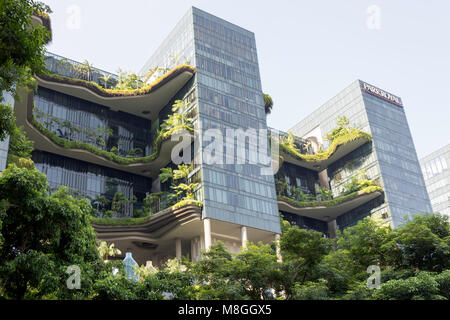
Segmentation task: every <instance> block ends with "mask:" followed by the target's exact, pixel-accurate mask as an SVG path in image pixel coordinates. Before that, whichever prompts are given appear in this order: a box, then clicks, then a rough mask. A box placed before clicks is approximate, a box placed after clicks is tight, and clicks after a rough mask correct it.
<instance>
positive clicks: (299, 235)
mask: <svg viewBox="0 0 450 320" xmlns="http://www.w3.org/2000/svg"><path fill="white" fill-rule="evenodd" d="M282 232H283V233H282V235H281V237H280V248H281V255H282V257H283V264H282V266H281V268H282V272H283V274H284V275H285V276H284V277H283V279H282V287H283V290H284V291H285V293H286V296H287V297H288V298H290V297H292V296H294V295H295V293H294V292H293V288H294V286H295V284H296V283H297V284H299V285H303V284H305V283H306V282H307V281H314V280H316V279H315V278H314V276H315V274H316V273H317V269H318V265H319V263H320V262H321V261H322V259H323V258H324V257H325V256H326V255H327V254H328V253H329V252H330V251H331V249H332V242H331V240H330V239H328V238H324V237H323V234H322V233H320V232H316V231H311V230H305V229H300V228H298V227H297V226H291V225H290V224H289V222H287V221H282Z"/></svg>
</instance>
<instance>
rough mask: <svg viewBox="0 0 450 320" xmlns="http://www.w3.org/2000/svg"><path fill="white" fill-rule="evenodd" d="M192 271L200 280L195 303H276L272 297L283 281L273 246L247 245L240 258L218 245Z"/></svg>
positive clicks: (190, 267) (213, 246)
mask: <svg viewBox="0 0 450 320" xmlns="http://www.w3.org/2000/svg"><path fill="white" fill-rule="evenodd" d="M189 271H190V272H191V273H192V274H193V275H194V277H195V278H196V279H197V286H195V288H194V289H195V292H194V298H195V299H202V300H203V299H227V300H230V299H231V300H234V299H254V300H256V299H261V298H262V299H273V297H272V295H271V294H270V293H269V289H270V288H274V287H275V286H276V283H277V279H279V278H280V269H279V265H278V263H277V261H276V255H275V252H274V250H273V248H272V247H271V246H270V245H264V244H262V243H259V244H251V243H249V244H248V247H247V249H245V250H243V251H241V252H240V253H239V254H237V255H234V256H233V255H232V254H230V253H229V252H227V250H226V248H225V246H224V245H223V243H221V242H220V241H218V242H217V243H216V244H215V245H212V246H211V248H210V250H209V251H208V252H204V253H203V259H201V260H199V261H198V262H195V263H192V264H191V265H190V266H189Z"/></svg>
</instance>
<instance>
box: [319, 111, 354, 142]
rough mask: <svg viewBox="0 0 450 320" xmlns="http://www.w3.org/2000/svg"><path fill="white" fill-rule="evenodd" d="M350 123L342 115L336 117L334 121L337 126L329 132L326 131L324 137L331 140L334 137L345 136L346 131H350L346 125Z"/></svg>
mask: <svg viewBox="0 0 450 320" xmlns="http://www.w3.org/2000/svg"><path fill="white" fill-rule="evenodd" d="M349 124H350V121H349V120H348V119H347V118H346V117H344V116H340V117H338V120H337V122H336V125H337V127H336V128H335V129H333V130H332V131H331V132H330V133H328V134H327V135H326V137H325V139H327V140H329V141H330V142H333V141H334V140H335V139H336V138H338V137H341V136H345V135H347V134H348V133H350V130H351V129H350V128H349V127H348V126H349Z"/></svg>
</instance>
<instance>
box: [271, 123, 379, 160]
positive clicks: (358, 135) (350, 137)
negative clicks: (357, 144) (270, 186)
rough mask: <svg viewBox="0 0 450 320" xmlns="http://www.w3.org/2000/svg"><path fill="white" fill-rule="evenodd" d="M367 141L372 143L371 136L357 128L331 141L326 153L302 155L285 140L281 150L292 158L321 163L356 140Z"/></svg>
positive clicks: (281, 142)
mask: <svg viewBox="0 0 450 320" xmlns="http://www.w3.org/2000/svg"><path fill="white" fill-rule="evenodd" d="M360 139H361V140H365V141H367V142H369V141H372V137H371V135H370V134H368V133H366V132H363V131H360V130H358V129H355V128H351V129H348V132H346V133H345V134H342V135H339V136H337V137H336V138H335V139H333V140H331V144H330V147H329V148H328V149H327V150H326V151H321V152H318V153H316V154H302V153H300V151H299V150H298V149H297V148H296V147H295V146H293V145H290V144H287V143H286V142H285V141H284V140H282V139H281V140H280V148H281V150H282V151H283V152H286V153H287V154H289V155H290V156H292V157H294V158H296V159H299V160H302V161H307V162H319V161H324V160H327V159H329V158H330V157H331V156H332V155H333V154H334V153H335V152H336V150H337V148H338V147H339V146H342V145H345V144H347V143H349V142H352V141H355V140H360Z"/></svg>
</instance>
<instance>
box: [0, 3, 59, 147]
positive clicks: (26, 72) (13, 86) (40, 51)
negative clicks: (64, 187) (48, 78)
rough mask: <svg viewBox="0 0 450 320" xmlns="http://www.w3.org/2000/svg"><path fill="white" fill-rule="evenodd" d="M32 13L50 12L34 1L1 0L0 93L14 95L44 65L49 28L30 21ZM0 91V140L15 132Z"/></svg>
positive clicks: (12, 118)
mask: <svg viewBox="0 0 450 320" xmlns="http://www.w3.org/2000/svg"><path fill="white" fill-rule="evenodd" d="M34 12H51V10H50V8H49V7H48V6H46V5H44V4H43V3H41V2H37V1H33V0H22V1H19V0H3V1H1V2H0V93H3V92H7V93H10V94H12V96H14V97H17V94H16V90H17V88H19V87H22V86H27V85H29V84H31V82H32V77H33V75H34V74H35V73H37V72H39V71H41V70H42V69H43V67H44V44H45V42H46V40H47V39H48V37H49V32H48V30H47V29H46V28H45V27H43V26H40V25H33V24H32V22H31V21H32V18H31V17H32V16H33V13H34ZM3 102H4V97H3V94H0V141H1V140H4V139H5V137H6V135H7V134H11V133H12V132H13V131H14V121H15V119H14V116H13V112H12V109H11V107H10V106H8V105H5V104H4V103H3Z"/></svg>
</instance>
